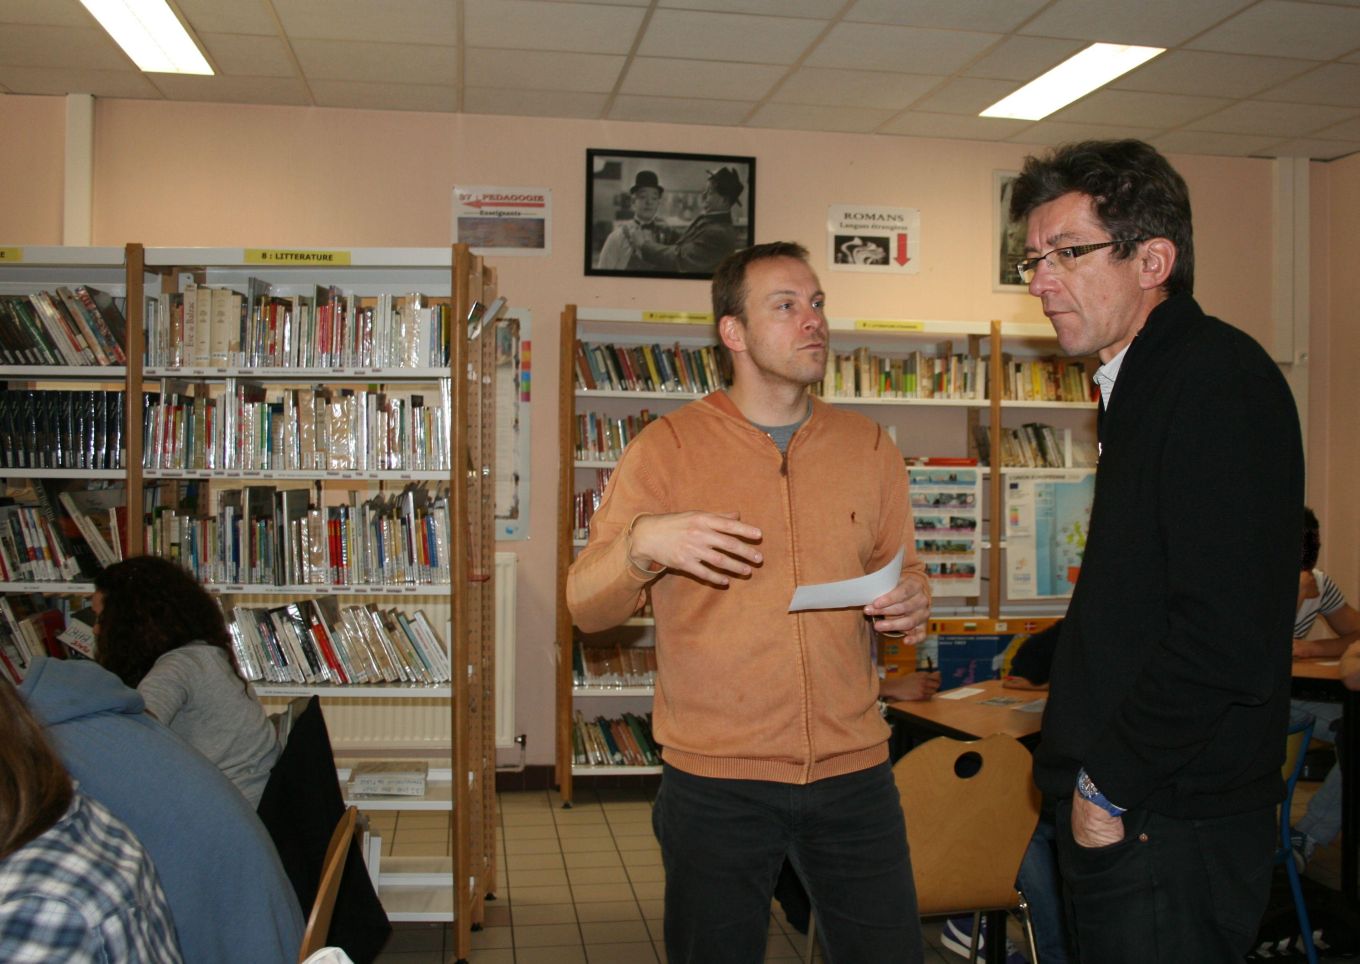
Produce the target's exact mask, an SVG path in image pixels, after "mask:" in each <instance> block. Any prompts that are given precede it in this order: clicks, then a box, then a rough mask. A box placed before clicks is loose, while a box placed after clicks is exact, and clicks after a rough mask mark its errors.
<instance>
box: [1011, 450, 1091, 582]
mask: <svg viewBox="0 0 1360 964" xmlns="http://www.w3.org/2000/svg"><path fill="white" fill-rule="evenodd" d="M1095 495H1096V476H1095V473H1094V472H1073V473H1070V474H1065V475H1062V476H1054V475H1052V474H1046V475H1042V476H1040V475H1027V474H1025V473H1021V472H1012V473H1009V474H1007V476H1006V595H1007V596H1008V597H1009V598H1011V599H1057V598H1065V597H1069V596H1071V595H1072V589H1073V587H1074V586H1075V585H1076V583H1077V575H1078V574H1079V573H1080V572H1081V560H1082V556H1083V554H1084V553H1085V552H1086V535H1087V532H1088V529H1089V526H1090V520H1091V503H1092V502H1093V501H1094V500H1095Z"/></svg>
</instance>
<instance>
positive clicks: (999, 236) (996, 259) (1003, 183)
mask: <svg viewBox="0 0 1360 964" xmlns="http://www.w3.org/2000/svg"><path fill="white" fill-rule="evenodd" d="M1019 176H1020V175H1019V174H1017V173H1015V172H1014V171H993V172H992V290H993V291H1016V292H1021V291H1028V290H1029V288H1028V286H1027V285H1026V284H1025V283H1024V282H1023V281H1021V280H1020V272H1019V271H1017V270H1016V268H1015V266H1016V265H1017V264H1019V263H1020V262H1021V261H1023V260H1024V258H1025V227H1026V222H1024V221H1012V220H1011V189H1012V188H1013V187H1014V185H1015V179H1016V178H1018V177H1019Z"/></svg>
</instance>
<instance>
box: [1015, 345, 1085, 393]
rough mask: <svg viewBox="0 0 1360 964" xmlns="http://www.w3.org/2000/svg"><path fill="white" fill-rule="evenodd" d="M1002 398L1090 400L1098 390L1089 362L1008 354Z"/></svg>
mask: <svg viewBox="0 0 1360 964" xmlns="http://www.w3.org/2000/svg"><path fill="white" fill-rule="evenodd" d="M1003 371H1004V372H1005V376H1006V380H1005V383H1004V385H1003V386H1002V388H1003V391H1004V394H1003V395H1002V398H1006V399H1015V400H1019V401H1027V402H1089V401H1091V400H1092V399H1093V398H1094V397H1095V396H1094V393H1095V391H1096V390H1097V389H1096V386H1095V383H1094V382H1093V381H1092V380H1091V376H1090V375H1089V374H1087V371H1086V363H1085V362H1083V361H1081V360H1079V359H1070V358H1036V359H1031V360H1029V361H1019V360H1016V359H1013V358H1011V357H1010V356H1005V357H1004V359H1003Z"/></svg>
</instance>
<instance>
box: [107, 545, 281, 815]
mask: <svg viewBox="0 0 1360 964" xmlns="http://www.w3.org/2000/svg"><path fill="white" fill-rule="evenodd" d="M94 587H95V593H94V599H93V603H92V606H93V608H94V611H95V615H96V616H97V617H98V619H97V621H96V623H95V637H96V649H95V656H96V659H97V660H98V661H99V663H100V665H102V666H103V667H104V668H105V669H107V670H109V671H110V672H112V673H114V674H115V675H116V676H118V678H119V679H121V680H122V681H123V682H124V683H126V684H127V685H128V686H131V687H134V688H135V689H136V690H137V692H139V693H140V694H141V695H142V699H143V700H145V701H146V711H147V713H149V714H150V715H151V716H153V717H155V718H156V719H158V720H160V721H161V722H162V723H164V724H165V725H166V726H168V727H169V728H170V729H171V730H172V731H173V732H174V733H175V734H177V735H178V736H179V737H180V738H181V739H183V740H184V741H185V742H186V743H188V744H189V745H190V746H192V747H193V748H194V749H196V750H198V751H199V752H200V753H202V754H203V755H204V756H205V757H207V758H208V759H209V760H211V761H212V762H213V763H214V764H216V765H217V767H218V768H219V769H220V770H221V771H222V772H223V773H224V774H226V776H227V778H228V779H230V780H231V782H232V783H234V784H235V785H236V786H237V787H238V788H239V789H240V791H241V793H242V794H243V795H244V796H245V798H246V799H247V800H248V801H250V805H251V806H252V807H258V806H259V803H260V795H261V794H262V793H264V785H265V783H266V781H268V779H269V771H270V770H271V769H272V768H273V766H274V762H275V761H276V760H277V759H278V756H279V743H278V737H277V735H276V734H275V732H274V727H273V725H272V724H271V723H270V722H269V719H268V717H267V716H266V715H265V712H264V707H262V706H261V705H260V702H259V700H258V699H256V697H255V693H254V691H253V690H252V689H251V687H250V685H249V684H248V683H247V682H246V681H245V680H243V679H242V678H241V676H240V674H239V673H238V672H237V670H236V664H235V661H234V660H233V658H232V652H231V637H230V635H229V634H228V632H227V626H226V622H225V620H224V619H223V617H222V610H221V609H220V608H218V605H217V602H216V600H214V599H213V597H212V596H210V595H209V594H208V592H207V591H206V590H205V589H204V588H203V587H202V586H200V585H199V584H198V582H197V581H196V580H195V579H194V577H193V576H192V575H190V574H189V573H188V572H186V571H185V570H184V569H182V568H180V567H179V566H177V565H175V564H174V563H173V562H170V561H168V560H165V559H161V558H159V557H157V556H135V557H133V558H131V559H126V560H124V561H123V562H119V563H116V564H114V565H112V566H109V567H108V568H106V569H104V570H103V571H102V572H100V573H99V575H97V576H96V577H95V580H94Z"/></svg>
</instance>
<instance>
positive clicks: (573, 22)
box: [463, 0, 646, 116]
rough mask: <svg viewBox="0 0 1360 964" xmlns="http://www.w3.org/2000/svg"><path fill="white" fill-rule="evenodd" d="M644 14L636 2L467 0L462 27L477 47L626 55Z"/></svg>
mask: <svg viewBox="0 0 1360 964" xmlns="http://www.w3.org/2000/svg"><path fill="white" fill-rule="evenodd" d="M645 13H646V12H645V11H643V10H639V9H637V8H636V7H605V6H595V5H590V4H579V3H545V2H543V0H464V7H463V29H464V31H465V32H466V33H467V43H468V44H469V45H471V46H474V47H508V48H512V49H513V48H517V47H528V48H530V49H532V50H568V51H575V52H576V53H585V54H626V53H628V52H629V51H630V50H632V49H633V41H634V39H635V38H636V37H637V32H638V28H639V27H641V26H642V21H643V17H644V16H645ZM573 116H574V115H573Z"/></svg>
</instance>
